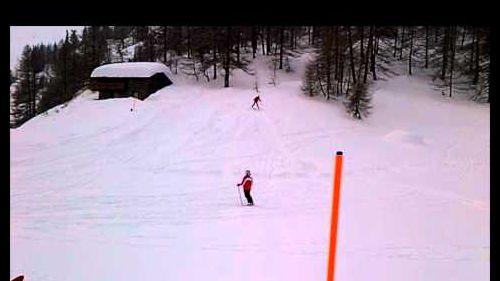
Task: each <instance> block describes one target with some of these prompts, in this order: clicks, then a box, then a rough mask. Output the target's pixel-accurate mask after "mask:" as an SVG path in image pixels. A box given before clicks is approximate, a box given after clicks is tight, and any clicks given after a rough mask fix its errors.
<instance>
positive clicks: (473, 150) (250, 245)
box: [10, 55, 490, 281]
mask: <svg viewBox="0 0 500 281" xmlns="http://www.w3.org/2000/svg"><path fill="white" fill-rule="evenodd" d="M307 58H308V57H307V55H303V56H302V57H300V58H299V59H297V60H295V61H293V63H294V65H293V68H294V70H295V72H293V73H289V74H281V76H280V77H279V83H278V84H277V86H276V87H273V86H271V85H269V84H268V77H269V70H268V69H267V67H266V62H265V61H264V59H260V60H257V61H256V62H255V63H254V65H253V67H254V68H255V69H256V71H257V76H255V77H257V78H255V77H251V76H247V75H246V74H243V73H242V72H235V74H234V77H232V80H231V81H232V87H231V88H221V87H217V85H213V86H204V85H203V84H202V83H198V84H197V83H193V82H192V81H190V80H189V79H181V78H180V77H177V76H174V77H173V81H174V84H173V85H172V86H170V87H167V88H164V89H162V90H160V91H158V92H156V93H155V94H153V95H152V96H150V97H149V98H148V99H146V100H144V101H139V100H134V99H131V98H128V99H113V100H96V94H95V93H92V92H85V93H84V94H82V95H80V96H79V97H78V98H76V99H75V100H73V101H71V102H70V103H68V105H67V106H58V107H56V108H53V109H51V110H50V111H48V112H47V113H46V114H42V115H39V116H37V117H35V118H33V119H32V120H30V121H28V122H27V123H25V124H24V125H23V126H21V127H19V128H17V129H11V131H10V134H11V144H10V145H11V148H10V149H11V159H10V171H11V172H10V181H11V186H10V212H11V213H10V219H11V224H10V228H11V229H10V250H11V253H10V258H11V263H10V277H11V279H12V278H14V277H15V276H17V275H19V274H24V275H25V276H26V277H27V280H37V281H49V280H50V281H63V280H64V281H66V280H71V281H79V280H82V281H83V280H120V281H128V280H148V279H154V280H158V279H160V280H219V281H224V280H228V281H229V280H240V281H246V280H253V281H255V280H259V281H265V280H275V281H279V280H290V281H291V280H297V281H298V280H325V279H326V264H327V254H328V253H327V250H328V235H329V223H330V210H331V193H332V187H331V185H332V178H333V175H332V170H333V155H334V153H335V151H337V150H341V151H343V152H344V155H345V156H344V157H345V159H344V174H343V186H342V198H341V217H340V228H339V248H338V254H337V257H338V264H337V273H336V274H337V275H336V280H350V281H356V280H359V281H362V280H367V279H370V280H377V281H378V280H379V281H382V280H383V281H400V280H406V281H412V280H426V281H441V280H463V281H468V280H489V265H490V242H489V241H490V235H489V230H490V227H489V224H490V215H489V214H490V191H489V189H490V181H489V176H490V169H489V164H490V157H489V153H490V137H489V135H490V129H489V128H490V118H489V115H490V107H489V104H478V103H473V102H470V101H461V100H453V101H450V99H448V98H446V97H443V96H441V94H440V92H437V91H435V90H433V88H432V87H431V86H430V85H429V83H428V81H427V80H425V79H424V78H423V77H419V76H412V77H408V76H404V75H402V76H396V77H393V78H392V79H389V80H387V81H380V82H379V83H377V84H376V86H375V87H376V88H375V91H374V96H373V103H374V110H373V113H372V115H371V117H370V118H368V119H366V120H363V121H357V120H354V119H352V118H351V117H350V116H349V115H348V114H347V113H346V112H345V109H344V107H343V106H341V105H340V104H339V103H327V102H325V101H323V100H321V99H320V98H309V97H306V96H304V95H303V94H302V93H301V92H300V85H301V77H302V73H303V71H304V67H303V65H304V61H305V60H307ZM255 79H257V80H258V83H259V89H260V95H261V98H262V100H263V105H262V107H263V109H262V110H260V111H255V110H252V109H250V105H251V99H252V98H253V96H254V95H255V92H254V91H253V90H252V87H253V85H254V82H255ZM131 108H134V110H133V111H130V109H131ZM246 169H250V170H251V171H252V174H253V177H254V180H255V187H254V189H253V191H252V194H253V196H254V200H255V202H256V206H254V207H242V206H240V202H239V199H238V191H237V189H236V187H235V185H236V183H237V182H239V181H240V180H241V177H242V176H243V172H244V170H246Z"/></svg>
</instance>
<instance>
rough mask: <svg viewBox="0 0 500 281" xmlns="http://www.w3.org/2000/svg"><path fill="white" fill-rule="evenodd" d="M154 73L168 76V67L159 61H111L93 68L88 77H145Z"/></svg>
mask: <svg viewBox="0 0 500 281" xmlns="http://www.w3.org/2000/svg"><path fill="white" fill-rule="evenodd" d="M156 73H163V74H165V76H167V77H168V74H167V73H168V68H167V67H166V66H165V65H164V64H163V63H159V62H124V63H111V64H105V65H101V66H99V67H97V68H96V69H94V71H92V74H90V77H91V78H99V77H117V78H137V77H139V78H147V77H151V76H153V75H155V74H156Z"/></svg>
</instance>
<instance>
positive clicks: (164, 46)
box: [163, 26, 167, 63]
mask: <svg viewBox="0 0 500 281" xmlns="http://www.w3.org/2000/svg"><path fill="white" fill-rule="evenodd" d="M166 62H167V27H166V26H164V27H163V63H166Z"/></svg>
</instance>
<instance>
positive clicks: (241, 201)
mask: <svg viewBox="0 0 500 281" xmlns="http://www.w3.org/2000/svg"><path fill="white" fill-rule="evenodd" d="M236 188H237V189H238V194H239V195H240V196H239V197H240V203H241V206H243V200H241V191H240V187H239V185H237V186H236Z"/></svg>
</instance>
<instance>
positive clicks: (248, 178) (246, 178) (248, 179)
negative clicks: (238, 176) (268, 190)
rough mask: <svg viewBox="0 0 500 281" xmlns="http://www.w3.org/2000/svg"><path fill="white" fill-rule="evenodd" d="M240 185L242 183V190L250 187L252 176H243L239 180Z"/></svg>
mask: <svg viewBox="0 0 500 281" xmlns="http://www.w3.org/2000/svg"><path fill="white" fill-rule="evenodd" d="M240 185H243V189H244V190H250V189H252V177H251V176H244V177H243V180H241V183H240Z"/></svg>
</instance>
